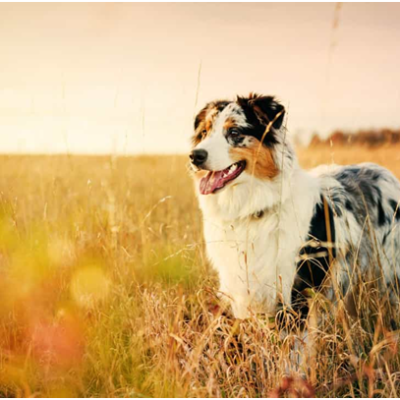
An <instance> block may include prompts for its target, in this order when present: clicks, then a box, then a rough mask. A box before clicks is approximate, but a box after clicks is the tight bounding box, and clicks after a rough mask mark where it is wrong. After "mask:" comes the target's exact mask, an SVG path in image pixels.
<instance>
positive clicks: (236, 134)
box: [228, 128, 240, 137]
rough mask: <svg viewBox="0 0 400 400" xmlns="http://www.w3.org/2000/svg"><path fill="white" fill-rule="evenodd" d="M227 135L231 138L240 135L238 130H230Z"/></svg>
mask: <svg viewBox="0 0 400 400" xmlns="http://www.w3.org/2000/svg"><path fill="white" fill-rule="evenodd" d="M228 133H229V135H230V136H233V137H235V136H239V135H240V132H239V130H238V129H236V128H230V129H229V131H228Z"/></svg>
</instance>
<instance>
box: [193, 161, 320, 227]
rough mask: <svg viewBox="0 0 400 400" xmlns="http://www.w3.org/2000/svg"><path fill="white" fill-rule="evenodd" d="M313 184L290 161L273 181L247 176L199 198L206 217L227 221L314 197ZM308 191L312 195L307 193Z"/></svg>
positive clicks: (261, 214) (255, 217) (256, 216)
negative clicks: (247, 177) (235, 183)
mask: <svg viewBox="0 0 400 400" xmlns="http://www.w3.org/2000/svg"><path fill="white" fill-rule="evenodd" d="M317 187H318V182H317V181H316V180H315V178H313V177H312V176H311V175H309V174H308V173H307V172H306V171H304V170H302V169H301V168H300V167H299V165H298V163H297V161H296V160H294V162H292V165H291V166H290V168H287V169H286V170H285V171H284V172H283V173H282V172H280V174H279V175H278V176H277V177H276V178H274V179H273V180H260V179H257V178H253V177H249V179H248V180H246V181H245V182H243V183H241V184H238V185H237V186H232V187H227V188H226V189H224V191H222V192H221V193H217V194H216V195H208V196H201V195H199V201H200V205H201V208H202V210H203V213H204V214H206V215H207V217H208V218H213V219H214V218H215V219H216V220H219V221H224V222H227V223H229V222H233V221H238V220H248V219H249V218H250V219H252V220H258V219H261V218H264V217H265V216H266V215H268V214H270V213H274V212H277V211H279V210H282V209H284V208H285V207H293V204H294V203H300V202H303V199H307V197H308V198H312V199H313V198H314V197H315V198H317V197H318V196H317V194H316V193H317ZM312 193H315V194H316V196H310V195H311V194H312ZM304 201H305V200H304ZM306 203H307V206H310V207H311V206H312V204H310V205H308V201H306Z"/></svg>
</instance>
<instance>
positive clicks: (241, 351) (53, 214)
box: [0, 146, 400, 397]
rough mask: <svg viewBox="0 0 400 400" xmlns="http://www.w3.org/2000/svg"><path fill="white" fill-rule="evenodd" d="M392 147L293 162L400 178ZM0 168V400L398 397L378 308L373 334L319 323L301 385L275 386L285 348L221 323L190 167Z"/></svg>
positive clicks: (148, 161) (359, 327)
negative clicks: (386, 171)
mask: <svg viewBox="0 0 400 400" xmlns="http://www.w3.org/2000/svg"><path fill="white" fill-rule="evenodd" d="M398 150H399V149H398V148H394V147H392V148H391V147H382V148H379V149H378V150H377V149H373V150H368V149H363V150H362V151H357V152H355V151H354V148H353V149H350V150H348V149H344V148H343V149H340V148H338V149H336V150H335V151H333V150H332V149H331V148H329V146H326V147H321V148H318V150H315V149H310V150H304V151H303V152H302V153H301V157H300V159H301V160H300V161H301V163H302V164H303V165H304V166H306V167H310V166H314V165H317V164H318V163H320V162H327V161H328V162H329V161H335V162H338V163H348V162H350V163H354V162H359V161H367V160H368V161H376V162H379V163H381V164H383V165H385V166H387V167H389V168H390V169H391V170H392V171H393V172H394V173H395V174H396V175H397V176H398V177H400V159H399V154H400V152H399V151H398ZM1 166H2V167H1V171H0V396H8V397H12V396H33V397H43V396H50V397H65V396H80V397H89V396H102V397H103V396H104V397H107V396H114V397H128V396H130V397H136V396H137V397H175V396H179V397H201V396H205V397H209V396H214V397H215V396H219V397H247V396H251V397H259V396H268V395H276V396H280V395H287V394H291V395H293V394H294V395H299V396H300V395H302V396H313V395H316V396H322V397H325V396H326V397H328V396H332V397H335V396H367V395H368V396H383V397H396V396H398V395H399V394H400V386H399V382H400V372H399V370H400V369H399V366H400V363H399V361H400V360H399V352H398V349H397V345H398V343H397V332H396V331H395V329H393V330H388V329H387V328H386V327H385V326H384V324H383V322H382V321H381V319H382V318H381V316H382V313H383V311H382V309H381V308H379V307H380V304H379V299H378V300H377V302H376V304H375V307H371V310H373V311H371V313H370V317H369V320H368V321H367V322H365V321H362V322H360V321H349V320H348V319H346V317H345V316H344V314H343V315H339V316H337V317H335V318H333V317H332V316H331V315H329V314H327V316H326V320H325V322H324V325H323V326H322V327H321V328H320V329H317V330H316V331H315V335H314V338H313V341H314V342H313V345H314V347H315V354H314V356H313V358H312V359H310V360H307V362H308V366H311V367H312V373H310V372H309V371H306V377H305V379H303V378H299V377H298V376H297V375H295V374H294V375H293V376H292V377H291V378H283V376H284V374H285V372H286V371H287V367H288V365H287V362H288V351H289V350H288V349H289V345H290V343H289V342H288V339H283V338H282V336H280V335H278V334H277V333H276V332H275V331H274V329H272V328H269V327H268V326H267V325H266V324H265V322H263V321H262V320H256V319H251V320H248V321H241V322H238V321H235V320H234V319H233V318H231V317H230V316H229V313H226V314H225V313H224V314H222V313H221V310H220V308H219V306H218V304H219V302H218V299H217V281H216V277H215V274H214V273H213V272H212V270H211V269H210V267H209V265H208V263H207V261H206V259H205V255H204V249H203V238H202V232H201V217H200V212H199V211H198V207H197V202H196V199H195V196H194V191H193V187H192V182H191V180H190V177H189V175H188V173H187V168H186V159H185V158H184V157H180V156H176V157H173V156H169V157H167V156H165V157H161V156H152V157H150V156H149V157H144V156H143V157H131V158H129V157H121V158H115V157H83V156H82V157H81V156H1ZM368 297H369V299H370V300H371V299H372V300H373V299H374V296H373V294H371V292H369V293H368ZM372 300H371V301H372ZM339 311H340V310H339ZM397 315H398V314H397ZM399 320H400V318H399ZM372 325H373V329H369V328H371V327H372Z"/></svg>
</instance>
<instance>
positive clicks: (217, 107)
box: [192, 100, 227, 146]
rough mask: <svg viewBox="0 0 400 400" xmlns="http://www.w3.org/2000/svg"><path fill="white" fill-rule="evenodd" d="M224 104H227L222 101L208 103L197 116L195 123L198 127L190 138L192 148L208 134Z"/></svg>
mask: <svg viewBox="0 0 400 400" xmlns="http://www.w3.org/2000/svg"><path fill="white" fill-rule="evenodd" d="M224 104H225V105H226V104H227V102H226V101H224V100H223V101H217V102H214V103H210V104H208V105H207V106H206V107H204V108H203V109H202V110H201V111H200V112H199V114H197V117H196V121H198V126H197V128H196V130H195V133H194V136H193V138H192V142H193V145H194V146H197V145H198V144H199V143H200V142H201V141H202V140H204V139H205V138H206V137H207V136H208V135H209V134H210V132H211V131H212V127H213V124H214V122H215V119H216V118H217V115H218V114H219V113H220V112H221V110H222V109H223V106H224Z"/></svg>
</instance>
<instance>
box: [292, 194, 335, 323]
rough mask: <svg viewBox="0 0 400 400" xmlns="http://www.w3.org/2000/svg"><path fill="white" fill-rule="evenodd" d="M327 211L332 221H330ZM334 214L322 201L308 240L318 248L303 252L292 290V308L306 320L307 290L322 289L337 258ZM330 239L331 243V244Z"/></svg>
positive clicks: (317, 208)
mask: <svg viewBox="0 0 400 400" xmlns="http://www.w3.org/2000/svg"><path fill="white" fill-rule="evenodd" d="M325 207H327V212H328V215H329V218H326V214H325ZM333 216H334V213H333V210H332V208H331V207H330V205H329V204H328V202H327V201H326V200H325V199H324V198H323V197H321V202H320V203H318V204H317V205H316V207H315V211H314V216H313V218H312V220H311V226H310V231H309V233H308V239H309V240H311V241H312V243H313V244H314V245H307V246H305V247H303V248H302V249H301V251H300V256H303V257H304V256H306V257H307V260H300V261H299V263H298V265H297V275H296V279H295V283H294V285H293V289H292V307H293V309H294V310H295V311H296V312H297V313H298V314H300V316H301V318H305V317H306V316H307V314H308V304H307V294H306V293H305V291H306V289H319V288H320V287H321V285H322V283H323V282H324V279H325V277H326V274H327V272H328V269H329V265H330V257H332V258H335V257H336V250H335V247H334V244H335V223H334V217H333ZM329 239H330V240H329Z"/></svg>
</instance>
